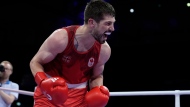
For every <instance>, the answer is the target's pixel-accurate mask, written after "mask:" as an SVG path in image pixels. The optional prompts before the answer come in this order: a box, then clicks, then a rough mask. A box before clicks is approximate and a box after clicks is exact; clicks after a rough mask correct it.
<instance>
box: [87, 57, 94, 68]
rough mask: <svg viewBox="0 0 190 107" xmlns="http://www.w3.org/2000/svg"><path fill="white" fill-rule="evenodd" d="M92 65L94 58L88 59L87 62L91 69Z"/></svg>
mask: <svg viewBox="0 0 190 107" xmlns="http://www.w3.org/2000/svg"><path fill="white" fill-rule="evenodd" d="M93 65H94V58H90V59H89V60H88V67H92V66H93Z"/></svg>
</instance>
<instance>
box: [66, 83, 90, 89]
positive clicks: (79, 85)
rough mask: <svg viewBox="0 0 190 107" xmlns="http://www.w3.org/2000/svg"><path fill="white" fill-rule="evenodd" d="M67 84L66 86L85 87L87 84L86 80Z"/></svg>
mask: <svg viewBox="0 0 190 107" xmlns="http://www.w3.org/2000/svg"><path fill="white" fill-rule="evenodd" d="M67 86H68V88H77V89H79V88H86V86H87V82H82V83H79V84H70V83H67Z"/></svg>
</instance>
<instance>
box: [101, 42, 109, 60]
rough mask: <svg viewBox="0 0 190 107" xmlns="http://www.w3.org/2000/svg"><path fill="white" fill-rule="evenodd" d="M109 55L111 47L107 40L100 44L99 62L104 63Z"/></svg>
mask: <svg viewBox="0 0 190 107" xmlns="http://www.w3.org/2000/svg"><path fill="white" fill-rule="evenodd" d="M110 56H111V48H110V46H109V44H108V43H107V42H105V43H104V44H102V46H101V50H100V60H99V61H100V62H102V63H105V62H107V61H108V59H109V58H110Z"/></svg>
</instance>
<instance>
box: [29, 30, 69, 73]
mask: <svg viewBox="0 0 190 107" xmlns="http://www.w3.org/2000/svg"><path fill="white" fill-rule="evenodd" d="M67 43H68V36H67V32H66V30H64V29H58V30H55V31H54V32H53V33H52V34H51V35H50V36H49V37H48V38H47V39H46V40H45V41H44V43H43V44H42V45H41V47H40V49H39V50H38V52H37V53H36V54H35V56H34V57H33V58H32V60H31V61H30V69H31V71H32V74H33V76H35V74H36V73H37V72H43V71H44V68H43V66H42V65H43V64H45V63H48V62H50V61H52V60H53V59H54V58H55V56H56V55H57V54H58V53H61V52H62V51H63V50H64V49H65V48H66V45H67Z"/></svg>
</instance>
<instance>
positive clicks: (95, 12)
mask: <svg viewBox="0 0 190 107" xmlns="http://www.w3.org/2000/svg"><path fill="white" fill-rule="evenodd" d="M104 15H111V16H113V17H115V9H114V8H113V6H112V5H111V4H110V3H108V2H105V1H103V0H91V1H90V2H88V3H87V5H86V8H85V11H84V22H85V24H87V23H88V19H89V18H92V19H94V20H95V21H96V22H97V23H99V22H100V21H101V20H103V18H104Z"/></svg>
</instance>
